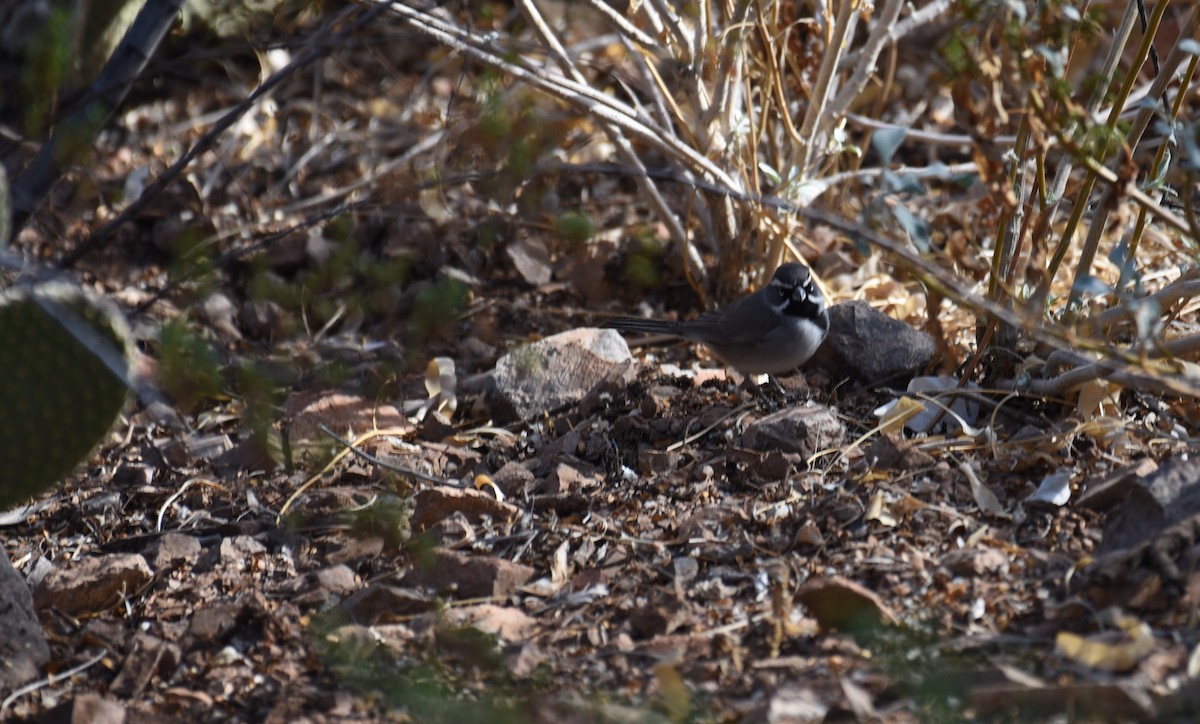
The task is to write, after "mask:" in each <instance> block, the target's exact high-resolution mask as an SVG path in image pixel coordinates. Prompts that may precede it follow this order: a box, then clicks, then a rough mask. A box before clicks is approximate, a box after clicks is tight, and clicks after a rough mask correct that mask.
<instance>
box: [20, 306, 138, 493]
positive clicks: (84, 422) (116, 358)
mask: <svg viewBox="0 0 1200 724" xmlns="http://www.w3.org/2000/svg"><path fill="white" fill-rule="evenodd" d="M0 339H2V340H3V343H2V344H0V410H2V411H3V414H0V506H8V505H12V504H13V503H16V502H19V501H22V500H25V499H27V498H30V497H32V496H33V495H35V494H37V493H38V492H40V491H41V490H43V489H45V488H47V487H49V486H50V485H53V484H54V483H56V482H58V480H59V479H61V478H62V477H63V476H64V475H66V474H67V473H69V472H70V471H71V469H72V468H74V467H75V466H76V465H77V464H78V463H79V462H80V461H81V460H83V459H84V458H85V457H86V456H87V454H88V453H89V452H90V451H91V450H92V448H93V447H95V446H96V444H97V443H98V442H99V441H100V440H101V439H102V438H103V437H104V435H105V433H107V432H108V430H109V428H111V427H112V425H113V423H114V422H115V421H116V419H117V416H118V415H119V414H120V412H121V408H122V407H123V406H124V405H125V400H126V397H127V393H128V390H129V374H130V364H131V360H132V349H133V347H132V341H131V339H132V338H131V336H130V333H129V328H128V326H127V325H126V324H125V321H124V319H123V318H122V317H121V315H120V313H119V312H118V311H117V310H116V308H115V307H114V306H113V305H112V304H111V303H107V302H105V301H103V300H101V299H98V298H96V297H93V296H91V295H88V294H85V293H84V292H83V291H82V290H81V289H79V288H78V287H74V286H71V285H69V284H65V283H49V284H44V285H42V286H39V287H36V288H32V289H14V290H11V291H9V292H7V293H5V294H3V295H0Z"/></svg>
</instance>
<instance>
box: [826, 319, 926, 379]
mask: <svg viewBox="0 0 1200 724" xmlns="http://www.w3.org/2000/svg"><path fill="white" fill-rule="evenodd" d="M936 351H937V347H936V345H935V344H934V341H933V338H932V337H930V336H929V335H928V334H925V333H924V332H922V331H920V330H917V329H913V328H912V327H910V326H908V325H907V324H905V323H904V322H900V321H897V320H895V319H892V318H891V317H889V316H887V315H886V314H884V313H883V312H879V311H876V310H875V309H873V308H871V305H869V304H867V303H866V302H863V301H856V302H846V303H845V304H837V305H834V306H832V307H830V308H829V335H828V336H827V337H826V338H825V343H824V344H822V345H821V348H820V349H819V350H817V354H816V355H815V356H814V357H813V359H812V360H810V361H809V363H808V364H809V366H815V367H822V368H824V369H826V370H828V371H829V372H830V373H832V374H833V376H834V378H835V380H840V379H845V378H850V379H852V380H854V381H856V382H862V383H864V384H868V385H884V384H886V385H892V386H900V387H903V386H904V384H905V383H907V382H908V380H909V379H910V378H912V377H913V376H915V375H916V374H917V373H918V372H920V371H921V370H922V369H924V368H925V366H926V365H928V364H929V363H930V361H931V360H932V359H933V355H934V353H935V352H936Z"/></svg>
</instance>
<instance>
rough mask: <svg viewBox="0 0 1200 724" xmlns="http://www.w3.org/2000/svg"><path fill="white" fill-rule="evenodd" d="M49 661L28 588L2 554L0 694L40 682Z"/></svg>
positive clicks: (6, 557)
mask: <svg viewBox="0 0 1200 724" xmlns="http://www.w3.org/2000/svg"><path fill="white" fill-rule="evenodd" d="M49 660H50V647H48V646H47V645H46V637H45V636H43V635H42V626H41V624H40V623H38V618H37V614H36V613H34V609H33V596H31V595H30V594H29V587H28V586H27V585H26V584H25V579H24V578H22V577H21V574H20V573H17V571H16V569H15V568H13V567H12V563H10V562H9V560H8V556H6V555H5V554H4V553H3V552H0V662H3V665H0V692H8V691H12V690H14V689H16V688H17V687H18V686H20V685H21V684H24V683H25V682H27V681H32V680H33V679H35V678H37V677H38V676H40V675H41V669H42V667H43V666H45V665H46V662H47V661H49Z"/></svg>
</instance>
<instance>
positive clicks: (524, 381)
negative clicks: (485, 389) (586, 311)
mask: <svg viewBox="0 0 1200 724" xmlns="http://www.w3.org/2000/svg"><path fill="white" fill-rule="evenodd" d="M634 374H635V366H634V361H633V356H632V355H631V354H629V346H628V345H627V344H625V340H624V339H623V338H622V337H621V335H620V334H618V333H617V332H616V330H612V329H591V328H586V329H573V330H571V331H569V332H563V333H562V334H556V335H554V336H552V337H547V338H545V339H542V340H539V341H537V342H534V343H533V344H528V345H523V346H521V347H518V348H517V349H515V350H513V351H511V352H509V353H508V354H506V355H504V356H503V357H501V358H500V361H498V362H497V363H496V370H495V372H494V374H493V382H494V384H495V392H496V394H497V396H498V397H499V399H500V400H501V401H502V402H503V403H504V404H505V405H506V406H507V407H509V408H511V410H512V412H513V413H515V414H516V416H517V417H520V418H522V419H526V420H527V419H531V418H533V417H536V416H538V415H543V414H546V413H547V412H550V411H552V410H556V409H558V408H561V407H564V406H566V405H571V404H575V403H578V402H579V401H580V400H582V399H583V398H584V396H585V395H587V393H588V392H589V391H591V390H592V389H593V388H595V387H596V386H597V385H599V384H601V383H604V382H609V383H610V384H611V383H613V382H618V383H620V384H622V385H623V384H625V383H628V382H629V381H631V380H632V379H633V377H634Z"/></svg>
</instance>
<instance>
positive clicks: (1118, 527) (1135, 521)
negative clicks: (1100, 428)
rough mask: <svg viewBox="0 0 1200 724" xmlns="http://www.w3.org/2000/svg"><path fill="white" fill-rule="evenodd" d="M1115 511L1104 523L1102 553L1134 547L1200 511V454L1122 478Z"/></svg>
mask: <svg viewBox="0 0 1200 724" xmlns="http://www.w3.org/2000/svg"><path fill="white" fill-rule="evenodd" d="M1122 482H1123V485H1122V488H1123V494H1122V495H1121V499H1120V503H1119V505H1117V506H1115V507H1116V512H1115V513H1114V514H1113V515H1112V516H1111V517H1110V518H1109V520H1108V522H1107V524H1106V525H1105V526H1104V535H1103V538H1101V543H1100V549H1099V551H1098V552H1099V553H1102V554H1103V553H1110V552H1113V551H1119V550H1124V549H1127V548H1133V547H1135V546H1137V545H1139V544H1141V543H1143V542H1145V541H1147V540H1149V539H1151V538H1153V537H1154V536H1156V535H1158V534H1159V533H1161V532H1162V531H1163V530H1164V529H1166V528H1168V527H1170V526H1172V525H1174V524H1176V523H1178V522H1180V521H1182V520H1184V519H1187V518H1191V517H1193V516H1195V515H1197V514H1200V457H1190V458H1182V457H1181V458H1175V459H1174V460H1171V461H1169V462H1166V463H1164V464H1163V466H1162V467H1160V468H1159V469H1158V470H1157V471H1155V472H1153V473H1150V474H1149V475H1146V476H1145V477H1138V476H1136V475H1134V476H1127V477H1126V478H1124V479H1123V481H1122Z"/></svg>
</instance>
